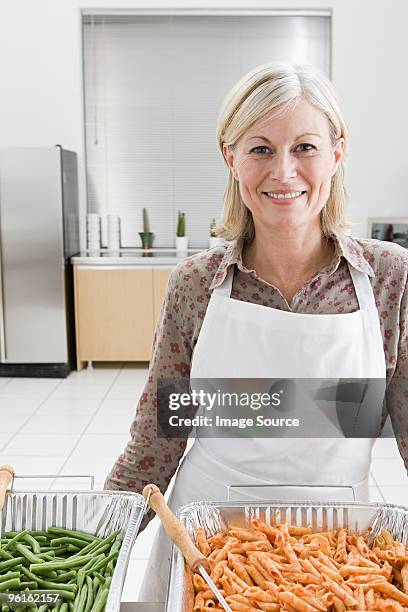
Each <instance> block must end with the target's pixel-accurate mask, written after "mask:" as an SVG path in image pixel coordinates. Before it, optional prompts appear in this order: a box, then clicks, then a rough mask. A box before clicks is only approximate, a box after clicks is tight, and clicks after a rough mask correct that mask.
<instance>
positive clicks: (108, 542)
mask: <svg viewBox="0 0 408 612" xmlns="http://www.w3.org/2000/svg"><path fill="white" fill-rule="evenodd" d="M119 534H120V531H114V532H113V533H111V534H110V536H108V537H107V538H106V539H105V540H102V541H101V542H99V544H98V546H97V547H96V548H95V550H94V553H95V554H98V555H99V553H101V552H105V550H108V549H109V547H110V546H111V544H112V542H114V541H115V540H116V538H117V536H118V535H119Z"/></svg>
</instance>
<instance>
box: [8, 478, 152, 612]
mask: <svg viewBox="0 0 408 612" xmlns="http://www.w3.org/2000/svg"><path fill="white" fill-rule="evenodd" d="M25 495H29V496H35V495H40V496H42V497H56V496H57V497H64V496H69V497H74V496H75V497H82V498H87V497H107V498H109V497H111V498H114V497H116V498H122V499H130V500H131V501H132V507H131V514H130V517H129V519H128V521H127V523H126V524H125V525H124V527H123V543H122V547H121V551H120V553H119V557H118V559H117V562H116V566H115V571H114V572H113V576H112V583H111V586H110V589H109V597H108V600H107V602H106V606H105V612H118V611H119V609H120V602H121V596H122V591H123V585H124V582H125V577H126V570H127V567H128V564H129V559H130V553H131V550H132V547H133V544H134V542H135V539H136V537H137V535H138V532H139V529H140V525H141V523H142V520H143V515H144V509H145V507H146V501H145V499H144V497H143V496H142V495H140V493H136V492H132V491H115V490H97V491H93V490H91V491H77V490H72V489H71V490H55V491H35V490H30V491H28V490H23V491H20V490H17V489H11V490H9V491H7V493H6V497H13V496H17V497H23V496H25ZM0 515H1V513H0Z"/></svg>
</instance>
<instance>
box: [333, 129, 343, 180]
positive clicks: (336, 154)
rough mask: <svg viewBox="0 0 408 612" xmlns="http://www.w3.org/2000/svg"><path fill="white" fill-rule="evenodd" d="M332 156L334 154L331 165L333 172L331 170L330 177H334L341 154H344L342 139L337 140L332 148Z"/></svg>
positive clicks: (341, 157)
mask: <svg viewBox="0 0 408 612" xmlns="http://www.w3.org/2000/svg"><path fill="white" fill-rule="evenodd" d="M333 154H334V165H333V170H332V176H334V175H335V174H336V172H337V168H338V167H339V164H340V162H341V160H342V159H343V154H344V138H338V139H337V142H336V144H335V146H334V150H333Z"/></svg>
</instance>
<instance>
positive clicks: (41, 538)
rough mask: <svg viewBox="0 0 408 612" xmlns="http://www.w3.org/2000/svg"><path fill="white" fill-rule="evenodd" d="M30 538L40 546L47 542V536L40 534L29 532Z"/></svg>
mask: <svg viewBox="0 0 408 612" xmlns="http://www.w3.org/2000/svg"><path fill="white" fill-rule="evenodd" d="M30 536H32V537H33V538H34V540H36V541H37V542H38V543H39V545H40V546H41V545H44V544H47V542H48V538H47V535H42V534H41V532H35V531H30Z"/></svg>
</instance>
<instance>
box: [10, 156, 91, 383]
mask: <svg viewBox="0 0 408 612" xmlns="http://www.w3.org/2000/svg"><path fill="white" fill-rule="evenodd" d="M78 251H79V215H78V179H77V157H76V153H74V152H72V151H67V150H65V149H63V148H62V147H61V146H60V145H56V146H55V147H54V148H52V147H50V148H8V149H2V150H0V275H1V279H0V281H1V282H0V290H1V295H0V376H38V377H41V376H49V377H60V378H64V377H66V376H68V374H69V372H70V371H71V369H73V368H74V367H75V317H74V298H73V271H72V266H71V263H70V258H71V257H72V256H73V255H75V254H76V253H78Z"/></svg>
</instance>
